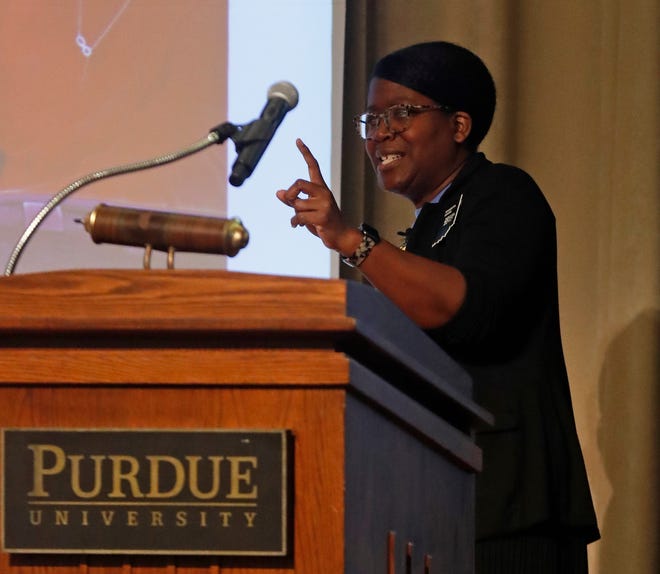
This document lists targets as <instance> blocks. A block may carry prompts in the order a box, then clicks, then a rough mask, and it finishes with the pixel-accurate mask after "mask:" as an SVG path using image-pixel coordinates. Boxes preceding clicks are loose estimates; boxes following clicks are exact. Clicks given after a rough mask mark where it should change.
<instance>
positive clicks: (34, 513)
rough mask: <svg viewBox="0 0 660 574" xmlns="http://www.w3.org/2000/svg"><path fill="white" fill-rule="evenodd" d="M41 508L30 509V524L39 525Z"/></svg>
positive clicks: (41, 515)
mask: <svg viewBox="0 0 660 574" xmlns="http://www.w3.org/2000/svg"><path fill="white" fill-rule="evenodd" d="M42 517H43V510H30V524H31V525H32V526H41V519H42Z"/></svg>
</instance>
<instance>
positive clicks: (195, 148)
mask: <svg viewBox="0 0 660 574" xmlns="http://www.w3.org/2000/svg"><path fill="white" fill-rule="evenodd" d="M238 129H239V128H238V127H237V126H235V125H234V124H231V123H229V122H226V123H224V124H220V125H219V126H216V127H215V128H213V129H212V130H211V131H210V132H209V134H208V135H207V136H206V137H205V138H203V139H201V140H198V141H197V142H195V143H193V144H191V145H190V146H188V147H187V148H185V149H183V150H180V151H176V152H173V153H169V154H166V155H162V156H159V157H156V158H153V159H149V160H145V161H140V162H136V163H131V164H127V165H123V166H118V167H112V168H109V169H104V170H101V171H96V172H94V173H90V174H88V175H85V176H83V177H81V178H80V179H77V180H76V181H74V182H73V183H71V184H69V185H68V186H67V187H65V188H64V189H62V190H61V191H59V192H58V193H57V194H55V195H54V196H53V197H52V198H51V199H50V201H48V203H46V205H44V206H43V207H42V208H41V210H40V211H39V213H37V215H35V217H34V218H33V219H32V221H31V222H30V224H29V225H28V226H27V228H26V229H25V231H24V232H23V235H21V237H20V239H19V240H18V242H17V243H16V246H15V247H14V250H13V251H12V253H11V255H10V256H9V260H8V261H7V265H6V267H5V275H7V276H8V275H11V274H12V273H13V272H14V268H15V267H16V264H17V263H18V260H19V258H20V256H21V254H22V252H23V249H24V248H25V246H26V245H27V243H28V241H29V240H30V238H31V237H32V235H33V234H34V232H35V231H36V230H37V228H38V227H39V226H40V225H41V223H42V222H43V221H44V219H46V217H47V216H48V215H49V214H50V212H51V211H53V209H55V208H56V207H57V206H58V205H59V204H60V203H61V202H62V201H64V200H65V199H66V198H67V197H69V195H71V194H72V193H74V192H76V191H78V190H79V189H81V188H83V187H85V186H86V185H89V184H90V183H93V182H95V181H100V180H102V179H107V178H110V177H115V176H117V175H122V174H125V173H133V172H136V171H142V170H145V169H150V168H153V167H158V166H161V165H165V164H168V163H172V162H174V161H177V160H180V159H183V158H185V157H188V156H190V155H193V154H195V153H197V152H199V151H202V150H204V149H206V148H207V147H210V146H212V145H214V144H221V143H223V142H224V141H226V140H227V138H230V137H232V136H233V135H234V134H235V133H236V132H237V131H238Z"/></svg>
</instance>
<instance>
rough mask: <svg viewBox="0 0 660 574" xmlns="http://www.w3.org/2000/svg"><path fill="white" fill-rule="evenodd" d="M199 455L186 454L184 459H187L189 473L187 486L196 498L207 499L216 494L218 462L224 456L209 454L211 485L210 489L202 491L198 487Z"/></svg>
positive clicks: (218, 482)
mask: <svg viewBox="0 0 660 574" xmlns="http://www.w3.org/2000/svg"><path fill="white" fill-rule="evenodd" d="M201 458H202V457H201V456H187V457H186V460H187V461H188V472H189V474H190V478H189V479H188V480H189V486H190V492H191V494H192V495H193V496H194V497H195V498H198V499H201V500H208V499H210V498H215V497H216V496H217V495H218V491H219V490H220V463H221V462H222V461H223V460H224V458H225V457H224V456H209V460H210V461H211V465H212V467H211V477H212V486H211V490H209V491H208V492H202V491H201V490H200V489H199V478H198V477H199V472H198V467H199V461H200V460H201Z"/></svg>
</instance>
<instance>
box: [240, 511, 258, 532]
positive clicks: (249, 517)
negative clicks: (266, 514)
mask: <svg viewBox="0 0 660 574" xmlns="http://www.w3.org/2000/svg"><path fill="white" fill-rule="evenodd" d="M243 516H245V523H246V526H247V527H248V528H253V527H254V519H255V518H256V517H257V513H256V512H244V513H243Z"/></svg>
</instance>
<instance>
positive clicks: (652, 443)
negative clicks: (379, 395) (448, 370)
mask: <svg viewBox="0 0 660 574" xmlns="http://www.w3.org/2000/svg"><path fill="white" fill-rule="evenodd" d="M658 15H659V8H658V3H657V1H655V0H630V1H628V2H621V1H619V0H592V1H587V0H553V1H551V0H446V1H444V2H440V1H438V0H386V1H383V0H348V1H347V14H346V20H347V21H346V65H345V76H344V82H345V84H344V130H345V131H344V133H345V136H344V141H343V144H342V186H341V202H342V207H343V209H344V210H345V211H346V213H348V214H349V217H350V218H351V221H352V222H354V223H355V224H356V225H357V224H358V223H360V222H361V221H363V220H364V221H368V222H370V223H372V224H373V225H375V226H376V227H377V228H378V229H379V230H380V231H381V234H382V235H384V236H385V237H386V238H388V239H390V240H392V241H394V242H396V241H397V236H396V231H397V230H400V229H405V228H406V227H407V226H408V224H409V223H410V221H411V217H412V206H411V205H410V204H409V203H408V202H407V201H404V200H402V199H401V198H398V197H394V196H393V195H391V194H387V193H386V192H383V191H381V190H379V189H377V187H376V184H375V180H374V178H373V176H372V172H371V167H370V165H369V162H368V160H367V159H366V156H365V155H364V150H363V146H362V143H361V141H360V140H359V138H358V137H357V136H353V132H352V131H351V128H350V121H351V118H352V116H353V115H354V114H355V113H358V112H360V111H362V110H363V108H364V106H365V101H366V82H367V78H368V74H369V71H370V69H371V66H372V65H373V63H374V62H375V61H376V60H377V59H378V58H379V57H380V56H382V55H384V54H385V53H387V52H389V51H391V50H394V49H396V48H399V47H402V46H405V45H407V44H411V43H415V42H419V41H426V40H436V39H444V40H450V41H454V42H457V43H459V44H463V45H464V46H466V47H468V48H470V49H472V50H473V51H475V52H476V53H478V54H479V55H480V56H481V57H482V58H483V59H484V61H485V62H486V63H487V65H488V66H489V68H490V69H491V72H492V73H493V75H494V77H495V80H496V83H497V87H498V106H497V111H496V118H495V122H494V124H493V128H492V130H491V132H490V134H489V135H488V137H487V138H486V140H485V142H484V145H483V146H482V150H483V151H484V152H486V154H487V155H488V156H489V157H490V158H491V159H492V160H493V161H500V162H506V163H513V164H516V165H518V166H520V167H522V168H523V169H525V170H527V171H528V172H530V173H531V174H532V176H533V177H534V178H535V179H536V180H537V182H538V183H539V185H540V186H541V188H542V189H543V190H544V192H545V194H546V196H547V197H548V200H549V201H550V203H551V204H552V206H553V209H554V212H555V215H556V217H557V226H558V233H559V281H560V297H561V301H560V303H561V309H562V316H561V318H562V332H563V336H564V345H565V351H566V359H567V363H568V368H569V374H570V376H571V387H572V393H573V402H574V407H575V411H576V418H577V424H578V431H579V433H580V437H581V441H582V445H583V450H584V453H585V459H586V463H587V467H588V472H589V476H590V481H591V484H592V491H593V495H594V499H595V503H596V508H597V512H598V516H599V521H600V526H601V530H602V534H603V538H602V540H601V541H600V542H598V543H596V544H593V545H591V546H590V550H589V555H590V556H589V557H590V567H591V572H592V574H621V573H622V572H635V573H636V574H655V573H656V572H658V571H660V559H659V555H658V548H660V531H659V526H660V524H659V522H660V519H659V517H660V502H659V501H660V498H659V497H658V494H657V492H658V487H659V486H660V480H659V479H658V476H660V472H659V470H660V468H659V466H660V465H659V463H658V461H659V456H658V452H659V450H658V447H657V445H658V438H657V437H658V423H657V420H656V419H657V417H658V405H659V404H660V400H659V399H660V392H659V386H660V364H659V359H658V357H659V356H660V352H659V347H660V345H659V342H660V303H659V297H658V295H659V293H660V288H659V287H660V285H659V281H658V280H659V278H660V273H659V270H658V261H659V259H660V258H659V251H660V249H659V247H660V242H659V234H658V213H660V198H659V194H658V189H659V186H658V180H659V177H658V175H659V174H658V157H659V155H658V147H659V146H658V141H659V138H658V102H659V101H660V98H659V97H658V96H659V94H658V91H659V90H658V84H659V82H658V78H659V75H658V40H657V38H658V30H657V23H658ZM342 273H345V275H344V276H345V277H355V275H351V274H350V273H351V272H350V270H342Z"/></svg>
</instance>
